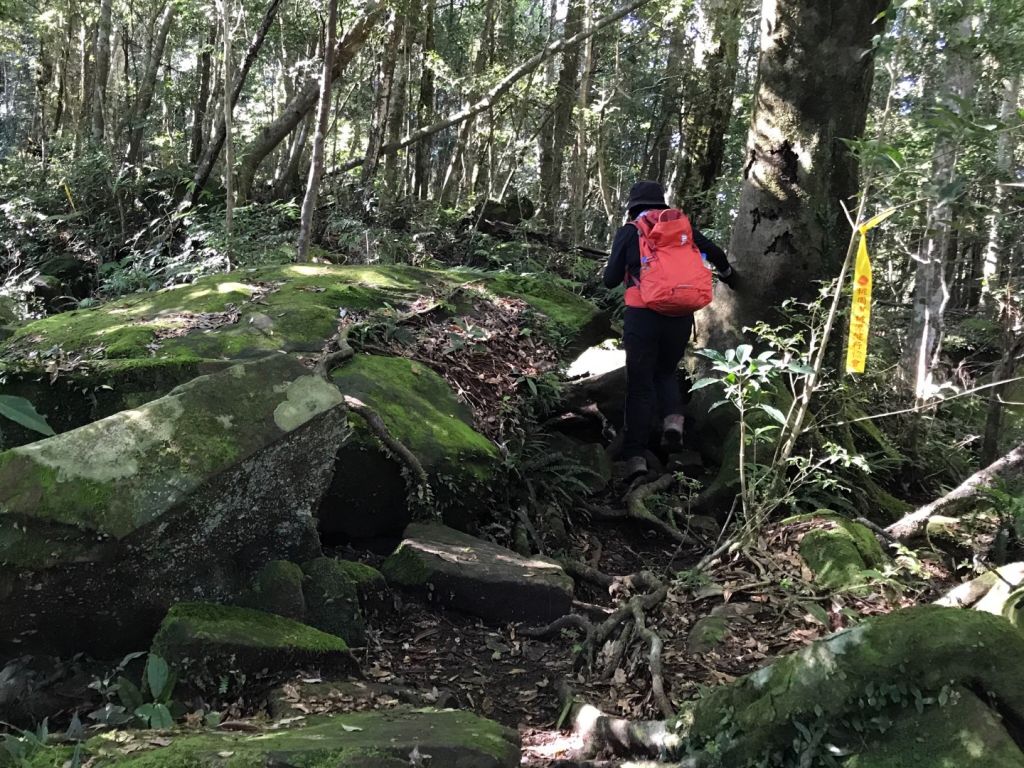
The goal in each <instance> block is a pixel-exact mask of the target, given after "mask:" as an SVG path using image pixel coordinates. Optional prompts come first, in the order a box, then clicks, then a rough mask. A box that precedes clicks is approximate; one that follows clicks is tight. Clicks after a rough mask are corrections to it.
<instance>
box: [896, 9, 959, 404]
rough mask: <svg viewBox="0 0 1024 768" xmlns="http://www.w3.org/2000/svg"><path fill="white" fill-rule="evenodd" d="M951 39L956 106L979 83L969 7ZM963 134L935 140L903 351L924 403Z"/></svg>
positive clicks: (949, 92)
mask: <svg viewBox="0 0 1024 768" xmlns="http://www.w3.org/2000/svg"><path fill="white" fill-rule="evenodd" d="M964 11H965V15H964V16H963V17H962V18H961V20H960V22H959V23H958V24H957V27H956V29H955V30H954V31H953V33H952V35H951V37H950V39H948V40H947V41H946V48H945V50H946V61H945V65H944V72H943V86H942V92H943V101H944V102H946V103H948V105H949V108H950V109H951V110H953V111H954V112H959V111H960V106H961V105H962V104H963V103H964V102H965V101H970V100H971V98H972V96H973V89H974V61H973V59H974V57H975V56H976V52H975V51H974V49H973V43H972V38H973V26H972V25H973V19H972V15H971V14H970V13H967V9H966V7H965V9H964ZM958 145H959V139H958V137H957V136H955V135H952V134H951V133H950V132H948V131H947V132H944V133H943V134H940V136H939V139H938V140H937V141H936V143H935V148H934V154H933V160H932V179H933V181H934V183H935V190H934V193H933V194H934V195H935V202H934V203H933V204H932V206H931V209H930V213H929V227H928V239H927V242H926V244H925V247H924V251H923V255H922V256H923V257H922V258H921V259H920V260H919V261H918V264H917V271H916V274H915V278H914V299H913V314H912V317H911V324H910V331H909V333H908V334H907V346H906V348H905V349H904V351H903V356H902V360H901V366H900V367H901V372H902V375H903V378H904V381H906V382H907V383H909V384H910V385H911V386H913V388H914V395H915V397H916V399H917V401H918V403H921V402H923V401H924V400H925V399H926V398H927V397H928V396H929V395H930V394H931V393H932V391H933V389H934V386H935V383H934V368H935V364H936V363H937V362H938V357H939V353H940V351H941V347H942V334H943V327H944V318H945V311H946V304H947V303H948V301H949V285H948V281H947V276H946V272H947V270H948V268H949V264H950V258H951V254H953V253H955V250H954V248H955V232H954V218H953V201H952V200H951V199H948V197H949V196H950V194H951V193H950V190H951V189H952V186H953V184H954V183H955V181H956V179H957V167H956V166H957V154H958V153H957V149H958Z"/></svg>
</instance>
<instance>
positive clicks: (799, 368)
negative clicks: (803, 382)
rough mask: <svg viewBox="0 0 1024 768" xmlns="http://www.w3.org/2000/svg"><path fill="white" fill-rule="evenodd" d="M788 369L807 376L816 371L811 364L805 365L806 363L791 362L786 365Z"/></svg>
mask: <svg viewBox="0 0 1024 768" xmlns="http://www.w3.org/2000/svg"><path fill="white" fill-rule="evenodd" d="M786 369H787V370H790V371H792V372H793V373H802V374H804V375H805V376H810V375H811V374H812V373H814V369H813V368H811V366H809V365H805V364H804V363H790V364H789V365H787V366H786Z"/></svg>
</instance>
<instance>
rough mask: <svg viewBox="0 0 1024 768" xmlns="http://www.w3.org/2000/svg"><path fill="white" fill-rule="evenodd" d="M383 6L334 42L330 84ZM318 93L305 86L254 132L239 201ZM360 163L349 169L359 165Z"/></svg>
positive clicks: (312, 84)
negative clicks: (263, 164)
mask: <svg viewBox="0 0 1024 768" xmlns="http://www.w3.org/2000/svg"><path fill="white" fill-rule="evenodd" d="M384 11H385V6H383V5H381V4H379V3H374V4H372V5H370V6H369V7H368V8H367V9H366V10H365V11H364V12H363V15H362V16H360V17H359V19H357V20H356V21H355V23H354V24H353V25H352V27H351V28H350V29H349V30H348V31H347V32H346V33H345V36H344V37H342V38H341V40H339V41H338V44H337V46H336V50H335V52H334V69H333V71H332V72H331V80H332V82H335V83H337V82H338V80H339V79H340V76H341V73H342V71H343V70H344V69H345V67H346V66H347V65H348V63H349V62H350V61H351V60H352V59H353V58H354V57H355V55H356V54H357V53H358V52H359V50H360V49H361V48H362V46H363V43H364V42H366V39H367V37H369V35H370V32H371V31H372V30H373V26H374V25H375V24H376V23H377V21H379V20H380V18H381V16H382V15H383V14H384ZM319 93H320V82H319V79H313V80H310V81H309V82H307V83H306V84H305V85H304V86H303V87H302V88H301V89H299V91H298V93H296V95H295V98H294V99H292V101H291V102H290V103H289V104H287V105H286V106H285V108H284V109H283V110H282V112H281V114H280V115H279V116H278V117H277V118H276V119H274V120H272V121H271V122H270V123H268V124H267V125H265V126H263V127H262V128H260V129H259V131H257V132H256V136H255V137H254V138H253V140H252V141H250V142H249V143H248V144H247V145H246V147H245V149H244V150H243V151H242V158H243V159H242V163H241V164H240V165H239V168H238V195H239V199H240V200H246V199H247V198H248V197H249V193H250V190H251V189H252V183H253V180H254V179H255V177H256V170H257V169H258V168H259V166H260V164H261V163H262V162H263V160H264V159H265V158H266V157H267V155H269V154H270V153H271V152H273V151H274V149H275V148H276V147H277V145H278V144H280V143H281V141H282V140H284V138H285V137H286V136H288V135H289V134H290V133H291V132H292V131H294V130H295V128H296V127H298V125H299V123H301V122H302V119H303V118H304V117H305V116H306V114H307V113H308V112H309V111H310V110H311V109H312V108H313V105H315V104H316V103H317V97H318V96H319ZM362 162H363V161H362V160H360V161H359V162H357V163H356V164H355V165H354V166H352V167H357V166H359V165H361V164H362Z"/></svg>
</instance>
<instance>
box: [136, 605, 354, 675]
mask: <svg viewBox="0 0 1024 768" xmlns="http://www.w3.org/2000/svg"><path fill="white" fill-rule="evenodd" d="M152 652H153V653H155V654H158V655H159V656H162V657H163V658H164V659H165V660H166V661H167V662H168V664H170V665H171V666H172V667H173V668H174V669H176V670H177V671H178V672H179V674H181V675H182V678H183V679H184V680H187V681H188V684H189V685H192V686H193V687H196V688H198V689H200V690H204V689H208V688H210V687H213V689H215V688H216V686H217V685H219V683H220V681H221V680H222V679H223V678H224V677H226V676H227V675H228V674H229V673H230V674H232V675H235V674H237V673H241V674H242V675H244V676H245V677H246V678H247V679H250V680H251V679H252V678H254V677H257V676H259V675H261V674H263V672H264V670H269V671H270V672H271V673H280V672H286V671H290V670H293V669H296V668H299V667H302V666H304V665H308V666H312V667H315V668H317V669H322V670H335V671H343V672H354V671H355V670H356V669H357V666H356V663H355V661H354V660H353V658H352V656H351V654H350V653H349V651H348V645H347V644H346V643H345V641H344V640H343V639H342V638H340V637H337V636H335V635H331V634H328V633H326V632H321V631H320V630H319V629H316V628H314V627H310V626H307V625H305V624H301V623H299V622H297V621H292V620H291V619H286V618H284V617H283V616H277V615H276V614H272V613H266V612H264V611H257V610H254V609H252V608H242V607H240V606H233V605H215V604H213V603H178V604H176V605H174V606H172V607H171V610H170V611H168V613H167V616H166V617H165V618H164V620H163V623H161V625H160V630H159V631H158V632H157V634H156V637H154V638H153V645H152Z"/></svg>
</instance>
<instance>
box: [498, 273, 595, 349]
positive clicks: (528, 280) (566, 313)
mask: <svg viewBox="0 0 1024 768" xmlns="http://www.w3.org/2000/svg"><path fill="white" fill-rule="evenodd" d="M486 283H487V287H488V288H489V289H490V290H492V291H494V292H495V293H496V294H498V295H499V296H505V297H512V298H520V299H522V300H523V301H525V302H526V303H527V304H529V305H530V306H531V307H533V308H534V309H535V310H537V311H538V312H540V313H542V314H543V315H545V316H546V317H547V318H548V320H550V321H551V322H552V323H554V324H555V325H556V326H557V327H559V329H560V330H561V331H562V332H564V333H567V334H570V335H575V334H578V333H579V332H580V331H582V330H583V329H584V328H585V327H586V326H587V325H589V324H590V323H592V322H593V321H594V320H595V319H596V318H597V316H598V311H597V308H596V307H595V306H594V305H593V304H592V303H591V302H589V301H587V300H586V299H584V298H583V297H582V296H580V295H578V294H576V293H575V292H574V291H573V290H572V288H571V287H570V286H572V284H571V283H568V282H567V281H564V280H559V279H558V278H556V277H554V276H552V275H547V276H543V277H534V276H532V275H513V274H510V273H504V272H502V273H494V274H492V275H488V277H487V280H486Z"/></svg>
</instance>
